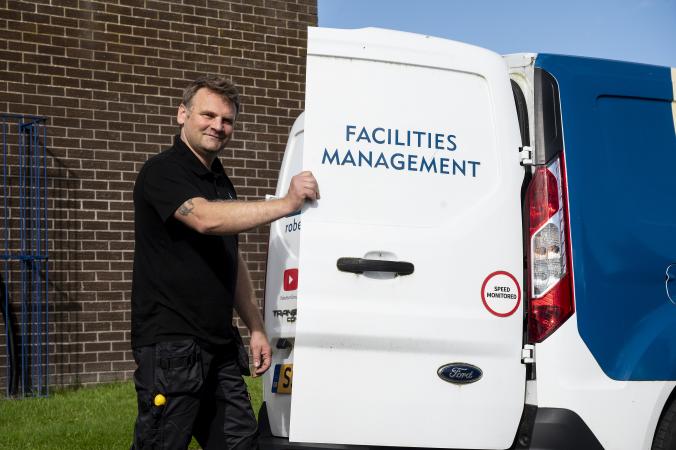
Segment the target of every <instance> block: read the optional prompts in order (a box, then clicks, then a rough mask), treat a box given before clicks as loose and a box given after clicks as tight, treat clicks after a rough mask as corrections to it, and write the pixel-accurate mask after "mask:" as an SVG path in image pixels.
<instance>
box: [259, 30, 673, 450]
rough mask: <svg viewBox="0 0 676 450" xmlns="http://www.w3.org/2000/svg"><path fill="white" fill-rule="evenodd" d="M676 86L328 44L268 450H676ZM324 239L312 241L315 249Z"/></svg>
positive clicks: (458, 49) (445, 46) (625, 70)
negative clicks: (312, 184)
mask: <svg viewBox="0 0 676 450" xmlns="http://www.w3.org/2000/svg"><path fill="white" fill-rule="evenodd" d="M675 91H676V71H675V70H674V69H670V68H667V67H657V66H650V65H643V64H632V63H626V62H616V61H607V60H600V59H590V58H580V57H570V56H559V55H549V54H518V55H508V56H505V57H501V56H499V55H497V54H495V53H493V52H491V51H488V50H485V49H482V48H478V47H475V46H471V45H467V44H462V43H458V42H453V41H449V40H444V39H438V38H433V37H429V36H422V35H415V34H409V33H402V32H396V31H388V30H381V29H370V28H369V29H361V30H335V29H321V28H310V29H309V39H308V62H307V86H306V110H305V113H304V114H303V116H301V117H300V118H299V119H298V120H297V122H296V124H295V125H294V127H293V129H292V130H291V135H290V138H289V142H288V145H287V149H286V153H285V155H284V160H283V163H282V169H281V172H280V178H279V184H278V187H277V195H279V196H282V195H284V194H285V192H286V188H287V186H288V184H289V180H290V177H291V176H292V175H293V174H295V173H297V172H298V171H299V170H301V169H303V170H312V171H313V173H314V174H315V176H316V178H317V180H318V182H319V185H320V189H321V194H322V197H321V200H319V201H318V202H316V203H315V204H313V205H307V206H306V207H305V208H304V209H303V211H301V212H300V213H299V214H296V215H293V216H289V217H286V218H284V219H281V220H279V221H277V222H275V223H273V225H272V227H271V235H270V246H269V255H268V267H267V279H266V299H265V303H266V311H265V320H266V327H267V331H268V333H269V337H270V338H271V340H272V343H273V347H274V348H275V353H274V355H273V370H271V371H269V374H267V375H266V378H265V379H264V388H265V393H264V397H265V403H264V405H263V407H262V409H261V414H260V417H259V418H260V421H261V431H262V438H261V446H262V448H275V449H277V448H294V449H296V448H299V449H300V448H336V449H337V448H340V449H366V448H452V449H506V448H512V449H522V448H531V449H601V448H605V449H610V450H620V449H626V450H636V449H651V448H652V449H674V448H676V391H675V387H676V283H675V282H674V281H673V280H674V278H675V277H676V103H675V98H676V93H675ZM301 225H302V230H301Z"/></svg>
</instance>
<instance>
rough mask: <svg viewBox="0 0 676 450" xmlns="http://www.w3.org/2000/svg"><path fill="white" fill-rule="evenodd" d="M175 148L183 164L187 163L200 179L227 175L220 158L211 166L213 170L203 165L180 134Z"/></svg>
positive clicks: (177, 136)
mask: <svg viewBox="0 0 676 450" xmlns="http://www.w3.org/2000/svg"><path fill="white" fill-rule="evenodd" d="M174 147H175V148H176V150H178V156H179V157H180V158H181V160H182V161H183V162H185V164H186V167H188V168H189V169H190V170H192V171H193V172H194V173H195V175H197V176H199V177H207V176H213V175H220V174H224V173H225V171H224V170H223V165H222V164H221V161H220V160H219V159H218V158H216V159H214V162H213V163H212V164H211V170H209V169H207V168H206V167H205V166H204V164H202V161H200V160H199V158H198V157H197V156H195V154H194V153H193V152H192V150H190V147H188V145H187V144H186V143H185V142H183V140H182V139H181V135H179V134H177V135H176V136H175V137H174Z"/></svg>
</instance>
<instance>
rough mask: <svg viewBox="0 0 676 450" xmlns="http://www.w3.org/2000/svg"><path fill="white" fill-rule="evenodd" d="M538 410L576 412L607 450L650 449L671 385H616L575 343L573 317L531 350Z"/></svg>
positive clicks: (581, 344)
mask: <svg viewBox="0 0 676 450" xmlns="http://www.w3.org/2000/svg"><path fill="white" fill-rule="evenodd" d="M536 352H537V353H536V358H537V374H538V384H537V397H538V406H539V407H541V408H565V409H569V410H571V411H575V412H576V413H577V414H579V415H580V417H581V418H582V420H584V422H585V423H586V424H587V425H588V426H589V428H590V429H591V430H592V432H593V433H594V435H595V436H596V437H597V438H598V440H599V442H601V445H603V447H604V448H607V449H616V450H639V449H645V450H648V449H650V447H651V445H652V440H653V436H654V432H655V428H656V427H657V421H658V419H659V417H660V413H661V412H662V408H663V406H664V404H665V402H666V400H667V398H668V397H669V394H670V393H671V391H672V390H673V389H674V387H675V386H676V383H674V382H673V381H616V380H613V379H611V378H609V377H608V376H607V375H606V374H605V373H604V372H603V370H602V369H601V367H600V366H599V364H598V363H597V362H596V360H595V359H594V356H593V355H592V354H591V353H590V352H589V349H588V348H587V346H586V345H585V343H584V342H583V341H582V339H581V338H580V333H579V331H578V329H577V320H576V316H573V317H571V319H570V320H568V321H567V322H566V323H564V324H563V325H562V326H561V328H559V329H558V330H557V331H556V333H554V334H552V335H551V336H550V337H549V338H547V339H546V340H545V341H543V342H542V343H540V344H537V346H536Z"/></svg>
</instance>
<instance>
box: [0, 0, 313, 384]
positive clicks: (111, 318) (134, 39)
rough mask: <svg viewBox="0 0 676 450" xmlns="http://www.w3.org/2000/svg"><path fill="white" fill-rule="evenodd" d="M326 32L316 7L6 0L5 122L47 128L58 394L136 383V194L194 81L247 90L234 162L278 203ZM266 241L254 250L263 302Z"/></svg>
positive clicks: (239, 182) (260, 1) (241, 185)
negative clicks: (314, 54)
mask: <svg viewBox="0 0 676 450" xmlns="http://www.w3.org/2000/svg"><path fill="white" fill-rule="evenodd" d="M316 22H317V8H316V0H288V1H285V0H278V1H274V0H252V1H225V0H191V1H187V0H186V1H183V2H182V1H164V0H162V1H153V0H109V1H88V0H33V1H30V2H28V1H14V0H0V112H7V113H13V114H32V115H41V116H47V117H48V133H47V134H48V137H47V140H46V144H47V153H48V177H49V189H48V196H49V226H50V233H49V238H50V255H49V257H50V258H49V259H50V262H49V267H50V273H49V281H50V288H49V289H50V303H51V305H50V310H51V317H50V320H51V323H50V333H49V339H50V353H51V355H50V368H49V370H50V384H53V385H76V384H89V383H97V382H105V381H111V380H119V379H127V378H129V377H130V375H131V373H132V371H133V369H134V367H135V366H134V363H133V360H132V358H131V352H130V346H129V338H130V331H129V330H130V288H131V283H130V280H131V269H132V259H133V248H134V244H133V237H134V236H133V219H134V217H133V205H132V188H133V183H134V179H135V177H136V173H137V171H138V169H139V168H140V167H141V165H142V163H143V162H144V161H145V160H146V159H147V158H148V157H149V156H151V155H153V154H155V153H157V152H159V151H160V150H162V149H163V148H166V147H167V146H168V145H170V143H171V141H172V136H173V135H174V134H176V133H177V131H178V128H177V126H176V124H175V115H176V108H177V106H178V103H179V98H180V96H181V93H182V90H183V87H184V86H185V85H186V83H187V81H188V80H191V79H194V78H195V77H197V76H198V75H201V74H204V73H218V74H222V75H226V76H228V77H230V78H232V79H233V80H234V81H235V83H236V84H237V85H238V86H239V87H240V91H241V93H242V100H243V108H242V112H241V114H240V116H239V120H238V123H237V128H236V132H235V137H234V139H233V141H232V142H231V144H230V146H229V148H228V149H226V151H225V152H224V154H223V157H222V162H223V164H224V166H225V167H226V171H228V173H229V175H230V176H231V178H232V180H233V182H234V183H235V185H236V187H237V190H238V194H239V195H240V197H241V198H243V199H260V198H262V197H263V196H264V195H265V194H271V193H273V192H274V188H275V185H276V178H277V172H278V169H279V165H280V162H281V158H282V155H283V151H284V146H285V142H286V137H287V133H288V131H289V129H290V127H291V125H292V123H293V120H294V118H295V117H296V116H297V115H298V114H299V113H300V112H301V110H302V109H303V99H304V74H305V48H306V27H307V26H308V25H316ZM267 231H268V230H267V228H260V229H258V230H255V231H253V232H251V233H247V234H245V235H243V236H242V238H241V242H242V246H241V248H242V250H243V252H244V253H245V258H246V259H247V260H248V262H249V267H250V270H251V272H252V277H253V280H254V285H255V288H256V291H257V294H258V297H259V298H261V299H262V296H263V287H264V273H265V272H264V271H265V260H266V248H267ZM0 332H1V333H2V336H3V338H2V340H0V342H1V343H2V344H3V346H1V347H0V354H1V355H2V358H4V355H5V348H4V334H5V330H4V325H0ZM4 364H5V360H4V359H0V385H2V383H3V381H6V380H4V377H5V367H3V365H4Z"/></svg>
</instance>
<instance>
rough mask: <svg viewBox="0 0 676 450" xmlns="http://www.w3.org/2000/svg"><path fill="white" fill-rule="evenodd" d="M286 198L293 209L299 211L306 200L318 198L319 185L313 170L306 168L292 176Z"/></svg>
mask: <svg viewBox="0 0 676 450" xmlns="http://www.w3.org/2000/svg"><path fill="white" fill-rule="evenodd" d="M284 198H285V199H286V200H287V201H288V202H289V203H290V204H291V206H292V208H293V209H292V211H298V210H299V209H300V208H301V207H302V206H303V203H305V200H317V199H318V198H319V186H318V185H317V180H316V179H315V177H314V175H312V172H310V171H307V170H306V171H305V172H301V173H299V174H298V175H296V176H294V177H293V178H291V183H290V184H289V191H288V192H287V194H286V197H284Z"/></svg>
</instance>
